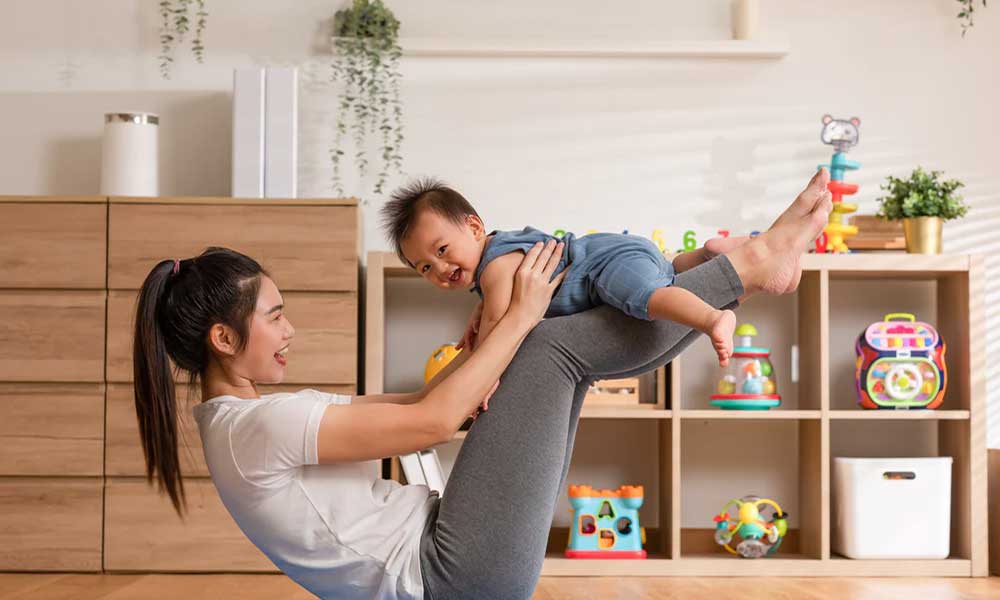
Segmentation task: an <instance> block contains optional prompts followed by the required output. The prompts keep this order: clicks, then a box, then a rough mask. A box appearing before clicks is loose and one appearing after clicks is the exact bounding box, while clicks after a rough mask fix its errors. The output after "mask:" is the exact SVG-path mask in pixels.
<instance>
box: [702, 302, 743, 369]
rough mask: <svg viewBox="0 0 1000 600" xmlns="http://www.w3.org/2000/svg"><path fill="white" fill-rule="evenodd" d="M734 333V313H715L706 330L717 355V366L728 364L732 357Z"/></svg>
mask: <svg viewBox="0 0 1000 600" xmlns="http://www.w3.org/2000/svg"><path fill="white" fill-rule="evenodd" d="M735 331H736V313H734V312H733V311H731V310H717V311H715V316H714V320H713V321H712V323H711V325H709V328H708V331H707V333H708V337H709V338H711V339H712V347H713V348H715V353H716V354H718V355H719V366H720V367H724V366H726V365H728V364H729V357H730V356H732V355H733V333H734V332H735Z"/></svg>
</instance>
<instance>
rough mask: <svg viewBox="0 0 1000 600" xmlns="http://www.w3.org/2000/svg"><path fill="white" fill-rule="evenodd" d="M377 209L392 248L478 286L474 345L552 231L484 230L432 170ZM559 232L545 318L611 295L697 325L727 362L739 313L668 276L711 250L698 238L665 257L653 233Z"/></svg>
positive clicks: (625, 308)
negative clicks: (557, 278)
mask: <svg viewBox="0 0 1000 600" xmlns="http://www.w3.org/2000/svg"><path fill="white" fill-rule="evenodd" d="M381 214H382V220H383V227H384V228H385V230H386V233H387V235H388V236H389V238H390V240H391V241H392V244H393V246H394V248H395V250H396V254H397V255H398V256H399V258H400V259H401V260H402V261H403V262H404V263H405V264H407V265H409V266H410V267H412V268H413V269H415V270H416V271H417V273H418V274H419V275H420V276H421V277H423V278H424V279H426V280H427V281H429V282H431V283H432V284H434V285H435V286H437V287H439V288H442V289H446V290H472V291H475V292H478V293H479V295H480V297H481V298H482V303H481V304H480V305H479V306H478V307H477V309H476V312H475V313H474V314H473V316H472V318H471V319H470V325H469V329H468V330H467V331H466V339H463V344H464V345H468V346H469V348H470V349H475V347H476V346H477V345H478V344H479V343H481V342H482V341H483V340H485V339H486V337H487V336H489V335H490V332H491V331H492V330H493V327H494V326H495V325H496V324H497V322H498V321H499V320H500V318H501V317H502V316H503V315H504V313H506V312H507V307H508V305H509V304H510V299H511V293H512V291H513V288H514V274H515V272H516V271H517V268H518V267H519V266H520V264H521V260H522V258H523V257H524V253H525V252H526V251H527V250H529V249H530V248H531V247H532V246H533V245H534V244H535V243H536V242H543V243H544V242H546V241H548V240H551V239H556V238H554V237H553V236H551V235H549V234H547V233H545V232H542V231H539V230H537V229H534V228H532V227H525V228H524V229H523V230H521V231H492V232H489V233H487V232H486V228H485V226H484V225H483V221H482V219H481V218H480V217H479V214H478V213H477V212H476V210H475V209H474V208H473V207H472V205H471V204H469V202H468V201H467V200H466V199H465V198H464V197H463V196H462V195H461V194H459V193H458V192H456V191H455V190H453V189H451V188H449V187H447V186H445V185H444V184H442V183H440V182H438V181H436V180H433V179H425V180H421V181H416V182H414V183H411V184H410V185H407V186H405V187H403V188H400V189H399V190H397V191H396V192H394V193H393V195H392V198H391V200H390V201H389V202H387V203H386V205H385V206H384V207H383V208H382V211H381ZM562 241H563V242H564V243H565V247H564V248H563V253H562V258H561V260H560V261H559V266H558V268H557V269H556V272H557V273H559V272H562V271H563V269H568V271H567V273H566V277H565V279H564V280H563V282H562V284H560V286H559V288H558V289H557V290H556V293H555V295H554V296H553V297H552V302H551V303H550V304H549V309H548V312H546V314H545V317H546V318H549V317H559V316H563V315H570V314H573V313H577V312H582V311H585V310H588V309H591V308H594V307H595V306H599V305H601V304H610V305H611V306H614V307H615V308H617V309H618V310H621V311H622V312H624V313H625V314H627V315H629V316H632V317H635V318H637V319H643V320H647V321H650V320H654V319H665V320H670V321H674V322H676V323H682V324H684V325H687V326H689V327H691V328H693V329H696V330H698V331H701V332H702V333H704V334H706V335H707V336H708V337H709V338H710V339H711V340H712V346H713V347H714V349H715V352H716V354H718V357H719V364H720V365H722V366H725V365H727V364H728V362H729V356H730V354H731V353H732V350H733V330H734V329H735V327H736V315H735V314H734V313H733V311H731V310H719V309H716V308H713V307H712V306H710V305H708V304H706V303H705V302H704V301H703V300H702V299H701V298H699V297H697V296H696V295H694V294H693V293H691V292H689V291H688V290H686V289H683V288H680V287H673V286H672V284H673V281H674V274H675V273H679V272H682V271H685V270H687V269H689V268H691V267H694V266H696V265H698V264H700V263H702V262H704V261H705V260H707V258H710V256H706V255H705V252H707V251H706V250H705V249H704V248H702V249H699V250H698V251H695V252H689V253H684V254H681V255H679V256H677V257H676V258H675V259H674V261H673V263H671V261H669V260H667V258H666V257H664V256H663V254H662V253H661V252H660V251H659V249H658V248H657V247H656V245H655V244H654V243H653V242H652V241H650V240H648V239H646V238H643V237H640V236H636V235H625V234H618V233H594V234H590V235H586V236H583V237H579V238H578V237H575V236H574V235H573V234H572V233H567V234H566V235H565V236H564V237H563V238H562ZM480 311H482V312H481V314H479V312H480ZM477 321H478V333H476V332H477V328H476V322H477Z"/></svg>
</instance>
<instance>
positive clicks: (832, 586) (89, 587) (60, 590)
mask: <svg viewBox="0 0 1000 600" xmlns="http://www.w3.org/2000/svg"><path fill="white" fill-rule="evenodd" d="M15 598H17V599H22V598H44V599H45V600H98V599H100V600H123V599H137V600H138V599H141V600H160V599H163V600H167V599H170V600H174V599H176V598H183V599H184V600H224V599H228V598H238V599H239V600H257V599H260V600H265V599H266V600H293V599H294V600H306V599H311V598H315V596H313V595H312V594H310V593H308V592H306V591H305V590H304V589H302V588H300V587H299V586H297V585H296V584H295V583H293V582H292V581H291V580H290V579H288V578H287V577H284V576H282V575H74V574H53V575H42V574H19V573H2V574H0V600H14V599H15ZM534 598H535V600H564V599H565V600H570V599H573V600H576V599H579V598H599V599H600V600H612V599H621V600H653V599H655V600H675V599H678V600H679V599H691V600H731V599H739V600H742V599H748V600H754V599H759V600H827V599H829V600H852V599H858V600H952V599H955V600H957V599H963V600H966V599H967V600H987V599H990V598H993V599H995V598H1000V578H998V577H991V578H989V579H913V578H905V579H903V578H899V579H847V578H844V579H840V578H816V579H785V578H777V579H774V578H770V579H768V578H760V579H746V578H739V579H736V578H723V577H718V578H712V579H708V578H694V577H674V578H643V577H629V578H624V579H620V580H615V579H612V578H583V577H543V578H542V581H541V583H540V584H539V585H538V589H537V591H536V592H535V596H534Z"/></svg>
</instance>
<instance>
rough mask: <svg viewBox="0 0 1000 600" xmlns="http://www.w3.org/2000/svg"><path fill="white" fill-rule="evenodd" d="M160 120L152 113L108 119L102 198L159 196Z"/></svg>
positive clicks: (107, 116)
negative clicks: (158, 135)
mask: <svg viewBox="0 0 1000 600" xmlns="http://www.w3.org/2000/svg"><path fill="white" fill-rule="evenodd" d="M159 123H160V118H159V116H157V115H155V114H152V113H144V112H118V113H107V114H105V115H104V140H103V143H102V145H101V192H100V193H101V195H102V196H157V195H158V194H159V177H158V168H159V157H158V151H157V130H158V129H159Z"/></svg>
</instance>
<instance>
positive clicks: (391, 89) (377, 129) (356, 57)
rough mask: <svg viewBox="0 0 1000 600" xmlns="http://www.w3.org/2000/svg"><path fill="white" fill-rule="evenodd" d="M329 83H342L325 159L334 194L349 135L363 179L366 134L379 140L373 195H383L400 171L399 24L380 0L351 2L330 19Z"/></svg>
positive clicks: (340, 190)
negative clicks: (334, 127)
mask: <svg viewBox="0 0 1000 600" xmlns="http://www.w3.org/2000/svg"><path fill="white" fill-rule="evenodd" d="M333 45H334V56H333V63H332V80H333V81H334V82H337V83H339V84H341V86H342V87H341V89H340V96H339V102H338V112H337V131H336V135H335V139H334V144H333V148H331V150H330V159H331V161H332V163H333V177H332V179H333V188H334V193H335V194H338V195H343V193H344V187H343V179H342V176H341V161H342V160H343V158H344V150H343V142H344V137H345V136H347V135H348V121H350V134H351V136H352V138H353V142H354V162H355V165H356V167H357V169H358V174H359V175H360V176H361V177H362V178H364V177H365V175H366V174H367V173H368V170H369V159H368V155H367V152H366V147H367V141H368V134H375V135H378V143H379V154H380V155H379V157H378V159H379V162H378V171H377V173H376V180H375V186H374V191H375V193H377V194H378V193H382V190H383V188H384V186H385V184H386V181H387V180H388V177H389V174H390V173H391V172H397V173H401V172H402V167H403V157H402V155H401V154H400V147H401V146H402V142H403V107H402V102H401V101H400V96H399V84H400V79H401V77H400V73H399V59H400V57H401V56H402V50H401V49H400V47H399V20H397V19H396V17H395V15H393V14H392V11H391V10H389V9H388V8H387V7H386V6H385V5H384V4H382V0H352V3H351V6H350V7H349V8H344V9H341V10H338V11H337V13H336V14H335V15H334V18H333Z"/></svg>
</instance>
